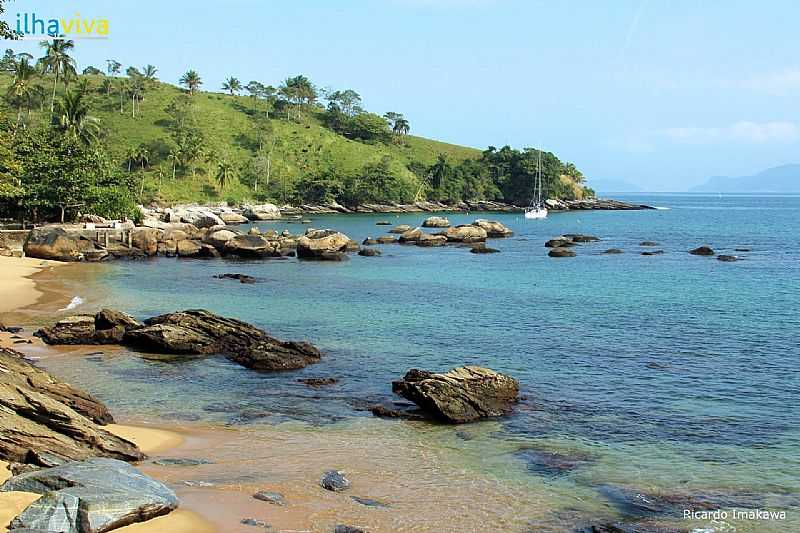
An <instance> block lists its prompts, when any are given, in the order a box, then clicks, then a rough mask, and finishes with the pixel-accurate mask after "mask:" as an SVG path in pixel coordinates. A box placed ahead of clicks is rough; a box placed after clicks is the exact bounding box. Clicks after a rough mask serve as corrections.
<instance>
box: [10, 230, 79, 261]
mask: <svg viewBox="0 0 800 533" xmlns="http://www.w3.org/2000/svg"><path fill="white" fill-rule="evenodd" d="M22 249H23V250H24V251H25V255H26V256H28V257H35V258H37V259H52V260H54V261H82V260H83V252H82V251H81V246H80V244H79V243H78V239H77V238H76V237H74V236H72V235H69V234H68V233H67V232H66V231H65V230H64V229H63V228H57V227H46V226H45V227H43V228H35V229H33V230H31V232H30V234H29V235H28V238H27V239H26V240H25V244H24V245H23V247H22Z"/></svg>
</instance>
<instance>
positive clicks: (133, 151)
mask: <svg viewBox="0 0 800 533" xmlns="http://www.w3.org/2000/svg"><path fill="white" fill-rule="evenodd" d="M138 161H139V149H138V148H128V150H127V151H126V152H125V162H126V163H128V172H130V171H131V170H132V167H133V165H134V164H135V163H137V162H138Z"/></svg>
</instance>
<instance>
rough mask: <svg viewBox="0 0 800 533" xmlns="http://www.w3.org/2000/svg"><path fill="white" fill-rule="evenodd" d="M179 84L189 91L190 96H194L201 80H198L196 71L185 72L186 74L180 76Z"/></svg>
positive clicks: (201, 82)
mask: <svg viewBox="0 0 800 533" xmlns="http://www.w3.org/2000/svg"><path fill="white" fill-rule="evenodd" d="M179 83H180V84H181V85H183V86H185V87H186V88H187V89H189V94H190V95H194V93H195V91H197V90H198V89H199V88H200V86H201V85H202V84H203V80H202V79H200V74H198V73H197V72H196V71H194V70H187V71H186V73H185V74H184V75H183V76H181V79H180V80H179Z"/></svg>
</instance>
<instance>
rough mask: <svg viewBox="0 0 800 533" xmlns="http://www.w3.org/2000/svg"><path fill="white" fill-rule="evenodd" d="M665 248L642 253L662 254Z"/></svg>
mask: <svg viewBox="0 0 800 533" xmlns="http://www.w3.org/2000/svg"><path fill="white" fill-rule="evenodd" d="M663 253H664V250H653V251H652V252H642V254H641V255H662V254H663Z"/></svg>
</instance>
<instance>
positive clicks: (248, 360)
mask: <svg viewBox="0 0 800 533" xmlns="http://www.w3.org/2000/svg"><path fill="white" fill-rule="evenodd" d="M124 342H125V344H129V345H132V346H135V347H137V348H139V349H142V350H146V351H154V352H162V353H170V354H189V355H206V354H223V355H225V356H226V357H228V359H230V360H232V361H234V362H236V363H239V364H240V365H242V366H245V367H247V368H253V369H255V370H265V371H272V370H293V369H298V368H303V367H305V366H307V365H309V364H311V363H316V362H317V361H319V360H320V358H321V356H322V354H321V353H320V351H319V350H318V349H317V348H316V347H315V346H313V345H312V344H310V343H308V342H292V341H281V340H278V339H276V338H274V337H270V336H269V335H267V333H266V332H264V331H263V330H261V329H259V328H257V327H255V326H253V325H250V324H248V323H246V322H242V321H240V320H236V319H233V318H226V317H223V316H219V315H215V314H214V313H210V312H208V311H204V310H189V311H183V312H179V313H169V314H166V315H160V316H157V317H153V318H150V319H148V320H146V321H145V326H144V327H142V328H138V329H133V330H130V331H128V332H127V334H126V335H125V339H124Z"/></svg>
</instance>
